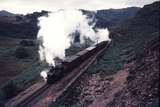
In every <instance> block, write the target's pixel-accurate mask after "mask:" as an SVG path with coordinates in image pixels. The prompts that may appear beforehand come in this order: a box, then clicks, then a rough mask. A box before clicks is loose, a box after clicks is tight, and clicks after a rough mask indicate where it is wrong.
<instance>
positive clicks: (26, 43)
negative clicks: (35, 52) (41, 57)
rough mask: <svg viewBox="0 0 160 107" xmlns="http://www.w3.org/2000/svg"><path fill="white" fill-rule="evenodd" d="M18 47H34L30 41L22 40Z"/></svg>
mask: <svg viewBox="0 0 160 107" xmlns="http://www.w3.org/2000/svg"><path fill="white" fill-rule="evenodd" d="M20 45H21V46H23V47H25V46H26V47H27V46H35V44H34V42H33V41H31V40H22V41H21V42H20Z"/></svg>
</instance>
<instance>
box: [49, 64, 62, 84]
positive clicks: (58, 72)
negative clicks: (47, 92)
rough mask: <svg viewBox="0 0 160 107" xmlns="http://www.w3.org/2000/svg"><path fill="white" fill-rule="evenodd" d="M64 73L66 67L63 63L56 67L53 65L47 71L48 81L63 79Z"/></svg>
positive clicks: (50, 82)
mask: <svg viewBox="0 0 160 107" xmlns="http://www.w3.org/2000/svg"><path fill="white" fill-rule="evenodd" d="M63 75H64V68H63V66H62V64H60V65H57V66H55V67H53V66H52V67H51V69H50V70H49V72H48V73H47V83H48V84H52V83H54V82H56V81H57V80H59V79H61V78H62V77H63Z"/></svg>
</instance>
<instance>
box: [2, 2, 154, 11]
mask: <svg viewBox="0 0 160 107" xmlns="http://www.w3.org/2000/svg"><path fill="white" fill-rule="evenodd" d="M153 1H157V0H0V10H8V11H10V12H14V13H29V12H33V11H40V10H42V9H43V10H50V11H54V10H57V9H66V8H67V9H68V8H77V9H79V8H80V9H88V10H97V9H108V8H123V7H128V6H140V7H142V6H143V5H145V4H149V3H152V2H153Z"/></svg>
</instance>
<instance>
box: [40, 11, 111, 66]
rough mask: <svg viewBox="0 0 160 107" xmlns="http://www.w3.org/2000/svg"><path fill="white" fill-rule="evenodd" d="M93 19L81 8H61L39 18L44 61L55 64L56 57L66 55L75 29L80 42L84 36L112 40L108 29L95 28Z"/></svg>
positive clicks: (95, 40)
mask: <svg viewBox="0 0 160 107" xmlns="http://www.w3.org/2000/svg"><path fill="white" fill-rule="evenodd" d="M91 22H92V19H90V18H88V17H87V16H86V15H83V13H82V12H81V11H80V10H59V11H56V12H52V13H50V14H49V16H48V17H41V18H39V26H40V30H39V32H38V39H40V40H42V43H41V45H40V46H39V55H40V59H41V60H42V61H46V62H47V63H48V64H50V65H52V66H54V65H55V63H54V58H55V57H59V58H61V59H63V58H64V57H65V49H67V48H69V47H70V45H71V42H73V37H72V36H70V34H72V33H74V32H75V31H79V33H80V43H84V38H89V39H91V40H92V41H93V42H95V43H96V42H97V41H98V42H101V41H104V40H110V39H109V37H108V34H109V32H108V29H107V28H106V29H96V30H95V29H94V23H93V24H90V23H91Z"/></svg>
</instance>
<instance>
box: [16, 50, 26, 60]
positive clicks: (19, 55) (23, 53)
mask: <svg viewBox="0 0 160 107" xmlns="http://www.w3.org/2000/svg"><path fill="white" fill-rule="evenodd" d="M15 56H16V57H17V58H22V59H23V58H27V57H29V53H28V52H27V49H26V48H24V47H19V48H17V49H16V51H15Z"/></svg>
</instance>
